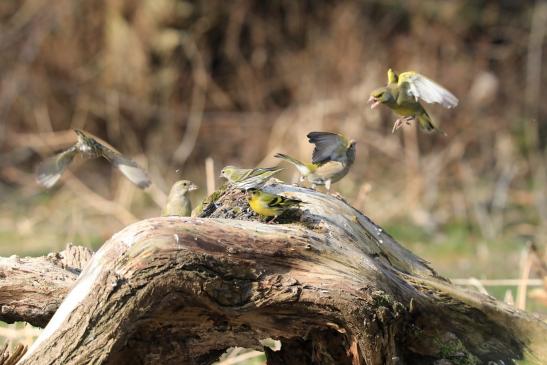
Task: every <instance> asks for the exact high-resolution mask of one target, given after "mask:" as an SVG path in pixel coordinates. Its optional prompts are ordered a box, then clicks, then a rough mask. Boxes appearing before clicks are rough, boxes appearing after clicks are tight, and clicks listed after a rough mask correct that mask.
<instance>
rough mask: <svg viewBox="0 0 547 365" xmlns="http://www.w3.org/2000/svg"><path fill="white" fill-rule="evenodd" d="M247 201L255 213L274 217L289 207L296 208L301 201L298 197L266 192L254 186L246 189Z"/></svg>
mask: <svg viewBox="0 0 547 365" xmlns="http://www.w3.org/2000/svg"><path fill="white" fill-rule="evenodd" d="M247 201H248V202H249V206H250V207H251V209H252V210H253V211H254V212H255V213H257V214H259V215H261V216H263V217H274V219H275V218H277V217H278V216H280V215H281V214H283V212H285V211H287V210H289V209H293V208H298V206H299V205H300V204H302V203H303V202H302V201H301V200H298V199H291V198H286V197H284V196H281V195H276V194H270V193H266V192H265V191H262V190H259V189H256V188H251V189H249V190H247Z"/></svg>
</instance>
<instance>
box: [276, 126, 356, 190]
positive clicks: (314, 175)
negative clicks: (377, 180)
mask: <svg viewBox="0 0 547 365" xmlns="http://www.w3.org/2000/svg"><path fill="white" fill-rule="evenodd" d="M307 137H308V139H309V142H310V143H313V144H315V149H314V151H313V155H312V162H311V163H303V162H301V161H298V160H297V159H295V158H294V157H291V156H289V155H286V154H283V153H278V154H276V155H275V156H274V157H276V158H280V159H282V160H285V161H287V162H289V163H291V164H293V165H294V166H295V167H296V169H297V170H298V172H299V173H300V175H301V178H300V179H301V181H302V180H304V179H306V180H308V181H309V182H310V183H312V188H315V187H316V186H317V185H325V188H326V189H327V190H329V191H330V186H331V184H332V183H335V182H337V181H339V180H340V179H342V178H343V177H344V176H346V174H347V173H348V171H349V169H350V168H351V166H352V165H353V162H354V161H355V147H356V142H355V141H353V140H350V139H348V138H346V137H345V136H343V135H341V134H337V133H331V132H311V133H309V134H308V136H307Z"/></svg>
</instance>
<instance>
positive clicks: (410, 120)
mask: <svg viewBox="0 0 547 365" xmlns="http://www.w3.org/2000/svg"><path fill="white" fill-rule="evenodd" d="M414 119H415V118H414V116H413V115H411V116H409V117H404V118H403V120H404V121H405V123H406V125H410V122H412V121H413V120H414Z"/></svg>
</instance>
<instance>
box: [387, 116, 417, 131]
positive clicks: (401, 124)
mask: <svg viewBox="0 0 547 365" xmlns="http://www.w3.org/2000/svg"><path fill="white" fill-rule="evenodd" d="M414 119H415V117H414V116H413V115H410V116H407V117H404V118H399V119H397V120H396V121H395V123H394V124H393V129H392V130H391V133H395V131H396V130H397V129H399V128H402V127H404V126H405V124H406V125H410V122H412V121H413V120H414Z"/></svg>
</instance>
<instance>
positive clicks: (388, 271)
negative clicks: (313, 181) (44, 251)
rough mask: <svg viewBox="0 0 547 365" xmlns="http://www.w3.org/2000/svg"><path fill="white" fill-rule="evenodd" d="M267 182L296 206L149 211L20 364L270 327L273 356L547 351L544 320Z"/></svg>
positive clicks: (114, 360) (440, 358)
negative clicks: (265, 214) (267, 216)
mask: <svg viewBox="0 0 547 365" xmlns="http://www.w3.org/2000/svg"><path fill="white" fill-rule="evenodd" d="M268 190H270V191H272V192H276V193H279V192H283V193H285V194H286V195H293V196H295V197H297V198H299V199H301V200H303V201H305V202H306V204H305V207H304V208H303V209H302V210H301V211H295V212H291V213H289V214H286V215H285V216H284V217H280V218H279V219H278V220H277V221H276V223H275V224H273V223H263V222H258V220H259V219H257V218H256V216H254V215H253V214H252V213H251V212H250V211H249V210H248V208H247V205H246V203H245V199H244V197H243V195H242V194H241V193H240V192H238V191H234V190H227V191H225V192H222V193H221V194H218V197H217V199H215V201H214V202H213V201H211V202H209V203H208V204H205V205H204V206H203V212H202V215H203V216H206V218H205V217H201V218H183V217H161V218H153V219H148V220H144V221H141V222H138V223H135V224H133V225H131V226H128V227H127V228H125V229H124V230H122V231H121V232H119V233H117V234H115V235H114V236H113V237H112V238H111V239H110V240H109V241H107V242H106V243H105V244H104V245H103V247H102V248H101V249H100V250H99V251H98V252H97V253H96V254H95V255H94V256H93V257H92V259H91V260H90V262H89V264H88V265H87V267H86V268H85V270H84V271H83V272H82V274H81V275H80V277H79V278H78V280H77V281H76V284H75V286H74V288H73V289H72V290H71V291H70V293H69V294H68V296H66V298H65V299H64V301H63V302H62V304H61V306H60V307H59V309H58V310H57V311H56V312H55V315H54V316H53V318H52V319H51V321H50V322H49V324H48V325H47V327H46V328H45V330H44V332H43V333H42V335H41V336H40V337H39V338H38V340H37V341H36V342H35V343H34V344H33V346H32V347H31V349H29V351H28V353H27V354H26V355H25V357H24V358H23V360H22V361H21V362H20V363H21V364H82V363H86V364H87V363H93V364H156V363H164V364H171V363H173V364H175V363H177V364H181V363H182V364H210V363H211V362H213V361H215V360H216V359H217V358H218V357H219V356H220V355H221V354H222V353H223V352H224V351H225V350H226V349H227V348H229V347H231V346H243V347H251V348H255V349H260V350H263V348H262V345H261V344H260V342H259V340H261V339H265V338H269V337H271V338H276V339H280V340H281V342H282V347H281V350H280V351H277V352H275V351H272V350H269V349H266V355H267V358H268V364H276V365H277V364H415V363H419V364H448V363H451V364H481V363H484V364H489V361H490V362H491V363H496V364H502V363H503V364H510V363H512V361H513V360H514V359H526V360H528V361H529V363H531V364H541V363H542V362H544V360H545V359H546V358H547V344H546V341H545V339H546V338H547V336H546V335H547V326H546V325H545V324H544V323H543V322H541V321H540V320H539V319H537V318H535V317H533V316H532V315H530V314H527V313H525V312H520V311H517V310H516V309H514V308H513V307H511V306H508V305H505V304H503V303H500V302H497V301H496V300H494V299H493V298H492V297H489V296H485V295H482V294H479V293H474V292H468V291H465V290H463V289H460V288H457V287H455V286H453V285H452V284H451V283H450V282H449V281H448V280H446V279H444V278H442V277H440V276H438V275H437V274H436V273H435V271H434V270H433V269H432V268H431V267H430V266H429V265H428V264H427V263H426V262H424V260H422V259H420V258H419V257H417V256H415V255H414V254H412V253H411V252H410V251H408V250H406V249H405V248H404V247H402V246H401V245H399V244H398V243H397V242H396V241H395V240H394V239H393V238H392V237H391V236H389V234H387V233H386V232H384V231H383V230H382V229H381V228H380V227H378V226H377V225H375V224H374V223H373V222H372V221H370V220H369V219H368V218H366V217H365V216H364V215H362V214H361V213H360V212H358V211H357V210H355V209H354V208H352V207H351V206H350V205H348V204H347V203H346V202H345V201H343V200H341V199H339V198H336V197H333V196H328V195H325V194H321V193H318V192H315V191H312V190H308V189H303V188H297V187H293V186H287V185H271V186H269V187H268ZM65 271H66V270H65ZM44 280H45V279H44ZM5 281H6V278H4V279H1V278H0V286H2V287H3V286H5ZM68 281H69V280H65V284H66V283H68ZM44 284H45V282H44ZM56 285H57V284H54V285H52V286H51V287H53V288H57V289H58V291H57V292H56V294H57V295H58V297H59V298H60V297H61V296H62V294H61V293H62V290H63V289H60V287H62V285H60V286H56ZM68 286H70V285H68ZM40 290H41V289H40ZM40 290H37V292H40ZM64 290H65V291H66V285H65V289H64ZM27 294H28V293H27ZM41 295H42V296H43V293H42V294H41ZM52 302H53V300H50V301H49V302H48V303H52ZM0 304H2V303H0ZM37 307H39V306H36V308H37ZM25 313H26V312H21V314H20V315H19V317H18V318H19V319H24V318H23V317H24V314H25ZM48 313H51V311H48V312H47V313H44V314H43V316H44V317H47V315H48ZM31 314H32V313H31ZM34 317H36V314H34ZM34 317H32V318H34Z"/></svg>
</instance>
